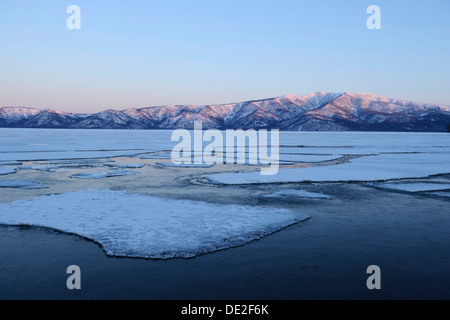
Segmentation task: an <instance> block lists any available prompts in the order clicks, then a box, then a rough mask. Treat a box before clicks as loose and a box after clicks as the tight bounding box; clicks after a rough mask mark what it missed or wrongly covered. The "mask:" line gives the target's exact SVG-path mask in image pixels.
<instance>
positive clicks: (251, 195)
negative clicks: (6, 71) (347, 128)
mask: <svg viewBox="0 0 450 320" xmlns="http://www.w3.org/2000/svg"><path fill="white" fill-rule="evenodd" d="M171 133H172V132H171V131H153V130H150V131H122V130H43V129H0V146H1V147H0V191H1V196H0V224H2V225H3V227H2V228H0V234H1V237H2V239H4V240H5V241H2V243H1V244H0V283H3V284H4V285H3V287H2V289H0V297H1V298H8V297H10V298H14V297H15V298H18V297H32V296H33V294H36V293H37V291H39V290H40V289H39V285H38V282H37V280H33V278H34V277H36V274H41V276H42V277H44V279H46V280H42V279H41V280H40V281H47V284H46V288H47V289H48V293H43V295H44V297H48V298H51V297H52V294H53V293H52V292H58V290H56V291H55V290H53V289H52V286H53V285H56V281H57V280H56V278H55V277H56V276H55V275H53V274H50V273H46V272H44V271H43V268H44V267H43V266H44V265H47V263H48V261H47V260H46V257H44V256H42V255H44V254H45V255H47V254H48V255H49V257H52V258H51V259H56V260H57V261H59V262H58V264H63V263H66V262H67V263H68V264H67V265H70V264H74V263H76V262H77V261H78V260H79V261H80V262H79V264H80V265H81V264H85V265H86V267H87V268H91V269H90V270H91V271H90V272H93V273H91V274H90V275H89V277H92V278H96V276H94V273H95V274H96V272H99V271H98V270H99V268H109V269H111V270H113V274H118V273H120V270H122V269H124V270H127V272H128V273H130V274H134V275H133V276H131V275H130V276H129V277H126V278H125V279H124V280H123V282H121V283H120V284H119V285H118V286H119V287H120V288H121V290H120V291H118V292H117V293H114V292H107V291H106V290H105V291H102V290H101V289H100V288H101V285H100V286H99V287H98V288H97V289H95V290H94V289H93V290H92V291H90V293H88V292H86V295H87V297H90V296H89V294H91V296H95V297H97V298H100V297H116V298H125V297H140V298H144V297H145V298H153V299H158V298H161V299H170V298H187V299H189V298H219V299H220V298H255V299H265V298H267V299H271V298H280V299H291V298H332V297H337V298H339V297H343V298H345V297H347V298H352V297H368V298H370V297H371V295H370V294H371V293H369V292H367V289H365V276H366V274H365V268H367V266H369V265H372V264H377V265H380V267H381V268H382V270H386V273H387V274H386V279H385V281H386V289H384V290H383V291H382V292H381V293H378V295H381V296H382V297H385V298H420V297H424V298H449V297H450V276H449V275H448V272H447V270H448V269H449V268H450V258H449V257H448V252H450V251H449V250H450V236H449V232H448V230H450V210H449V209H448V208H449V206H448V204H449V201H450V198H449V196H448V194H449V190H450V175H449V174H450V139H449V138H450V135H449V134H445V133H442V134H440V133H366V132H365V133H358V132H352V133H349V132H342V133H341V132H339V133H315V132H281V133H280V160H281V164H280V171H279V172H278V174H276V175H274V176H262V175H260V167H259V166H251V165H237V164H234V165H233V164H216V165H214V166H203V167H195V166H193V167H189V166H185V167H177V166H173V165H172V163H171V160H170V158H169V156H168V151H170V150H171V149H172V148H173V146H174V145H175V144H176V143H174V142H171V140H170V136H171ZM11 226H22V227H21V228H17V227H11ZM23 226H33V227H43V228H38V229H36V228H32V229H28V228H23ZM52 230H53V231H62V233H54V232H53V231H52ZM76 235H78V236H80V237H77V236H76ZM88 240H92V241H93V242H91V241H88ZM255 240H258V241H255ZM94 242H95V243H96V244H98V246H97V245H96V244H95V243H94ZM225 249H229V250H225ZM223 250H225V251H223ZM18 252H26V254H18ZM208 253H211V254H208ZM205 254H207V255H205ZM111 257H133V258H152V259H154V258H156V259H164V260H141V259H137V260H136V259H112V260H111ZM192 257H196V258H195V259H188V260H185V259H173V260H167V259H172V258H192ZM74 259H75V260H77V261H73V260H74ZM24 261H28V262H30V263H31V264H32V265H33V266H32V267H30V268H29V269H27V268H26V267H25V266H23V262H24ZM69 261H72V262H69ZM18 266H20V267H18ZM53 268H55V266H53V267H51V268H50V269H53ZM95 270H97V271H95ZM144 270H150V271H151V273H152V275H150V274H147V273H146V272H147V271H144ZM186 270H188V271H186ZM139 272H140V273H139ZM174 273H177V275H176V277H175V278H177V279H178V282H176V281H172V280H171V278H170V277H171V275H172V276H173V274H174ZM96 275H97V276H98V274H96ZM139 277H141V279H143V280H142V282H139V281H138V278H139ZM192 278H194V279H197V280H198V282H196V283H194V282H193V281H191V280H189V279H192ZM107 280H108V276H106V275H105V276H104V277H100V278H97V279H96V280H95V281H99V282H100V283H102V282H107ZM25 281H30V283H31V284H32V285H30V288H29V289H27V290H26V289H24V288H23V287H22V289H21V290H18V289H15V288H17V285H18V283H19V284H20V283H22V285H23V286H25ZM93 281H94V280H93ZM389 282H390V283H391V286H389V285H388V284H389ZM127 283H134V286H133V288H131V286H130V287H129V286H128V284H127ZM244 283H245V284H246V285H244ZM330 283H332V284H333V285H332V287H333V288H330V285H329V284H330ZM412 284H416V285H417V286H416V287H415V288H416V289H414V288H413V289H411V288H410V286H411V285H412ZM144 285H147V286H149V285H151V286H152V288H154V290H144ZM336 286H337V287H336ZM340 286H341V287H340ZM18 287H21V286H20V285H19V286H18ZM106 287H107V285H106V284H105V288H106ZM300 287H301V288H300ZM127 288H128V289H127ZM215 288H216V289H217V288H219V289H218V290H220V291H218V292H221V294H219V293H217V292H215ZM307 288H309V289H308V290H307ZM311 288H312V289H311ZM158 290H159V291H158ZM46 294H47V295H46ZM58 294H62V295H63V296H65V295H66V296H68V294H65V293H63V292H59V293H58ZM372 294H373V293H372ZM373 297H377V296H376V295H374V296H373Z"/></svg>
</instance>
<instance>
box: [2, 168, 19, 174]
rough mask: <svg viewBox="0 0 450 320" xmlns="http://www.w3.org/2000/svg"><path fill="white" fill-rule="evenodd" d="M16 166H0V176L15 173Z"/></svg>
mask: <svg viewBox="0 0 450 320" xmlns="http://www.w3.org/2000/svg"><path fill="white" fill-rule="evenodd" d="M16 172H17V168H9V167H0V176H3V175H7V174H12V173H16Z"/></svg>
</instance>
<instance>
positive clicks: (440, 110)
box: [0, 92, 450, 132]
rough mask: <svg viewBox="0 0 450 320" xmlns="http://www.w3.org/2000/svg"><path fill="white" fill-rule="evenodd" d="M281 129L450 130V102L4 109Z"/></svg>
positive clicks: (45, 124) (71, 119)
mask: <svg viewBox="0 0 450 320" xmlns="http://www.w3.org/2000/svg"><path fill="white" fill-rule="evenodd" d="M194 121H202V122H203V128H205V129H208V128H217V129H238V128H241V129H249V128H254V129H262V128H268V129H280V130H291V131H299V130H305V131H430V132H439V131H447V127H448V125H449V124H450V107H449V106H439V105H433V104H424V103H416V102H410V101H403V100H396V99H390V98H386V97H381V96H376V95H372V94H362V93H325V92H317V93H314V94H309V95H305V96H296V95H287V96H284V97H280V98H272V99H264V100H255V101H246V102H241V103H232V104H223V105H205V106H193V105H179V106H159V107H149V108H142V109H134V108H133V109H127V110H121V111H117V110H106V111H103V112H99V113H95V114H73V113H65V112H60V111H55V110H39V109H31V108H23V107H20V108H19V107H5V108H1V109H0V127H9V128H73V129H178V128H186V129H192V128H193V125H194Z"/></svg>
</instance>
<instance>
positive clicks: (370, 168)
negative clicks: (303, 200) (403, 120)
mask: <svg viewBox="0 0 450 320" xmlns="http://www.w3.org/2000/svg"><path fill="white" fill-rule="evenodd" d="M449 163H450V153H433V154H417V153H412V154H380V155H376V156H366V157H361V158H356V159H353V160H351V161H349V162H348V163H343V164H337V165H330V166H320V167H308V168H297V169H280V170H279V172H278V173H277V174H276V175H273V176H263V175H261V174H260V173H259V172H250V173H235V174H216V175H211V176H209V177H208V179H209V180H210V181H211V182H213V183H221V184H253V183H277V182H305V181H314V182H320V181H329V182H332V181H385V180H393V179H404V178H424V177H428V176H431V175H438V174H445V173H450V165H449Z"/></svg>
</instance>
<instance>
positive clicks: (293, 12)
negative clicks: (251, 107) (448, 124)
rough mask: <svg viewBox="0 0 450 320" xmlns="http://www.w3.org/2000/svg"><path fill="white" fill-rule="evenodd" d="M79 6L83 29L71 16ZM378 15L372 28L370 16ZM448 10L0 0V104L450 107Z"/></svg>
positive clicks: (378, 0) (437, 0)
mask: <svg viewBox="0 0 450 320" xmlns="http://www.w3.org/2000/svg"><path fill="white" fill-rule="evenodd" d="M71 4H76V5H78V6H79V7H80V8H81V30H68V29H67V28H66V19H67V17H68V16H69V15H68V14H66V9H67V7H68V6H69V5H71ZM371 4H376V5H378V6H380V8H381V11H382V29H381V30H368V29H367V28H366V20H367V18H368V16H369V15H368V14H366V9H367V7H368V6H369V5H371ZM449 15H450V1H448V0H428V1H403V0H395V1H393V0H370V1H365V0H343V1H335V0H317V1H310V0H308V1H301V0H277V1H275V0H273V1H265V0H226V1H219V0H217V1H211V0H183V1H179V0H166V1H161V0H158V1H153V0H146V1H141V0H133V1H112V0H111V1H100V0H98V1H93V0H70V1H66V0H0V106H29V107H37V108H54V109H59V110H64V111H72V112H96V111H99V110H104V109H108V108H113V109H125V108H129V107H146V106H152V105H167V104H213V103H228V102H238V101H243V100H249V99H258V98H268V97H275V96H282V95H285V94H299V95H302V94H307V93H312V92H316V91H329V92H345V91H351V92H364V93H374V94H379V95H384V96H388V97H393V98H401V99H407V100H415V101H421V102H430V103H440V104H447V105H450V19H449Z"/></svg>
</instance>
